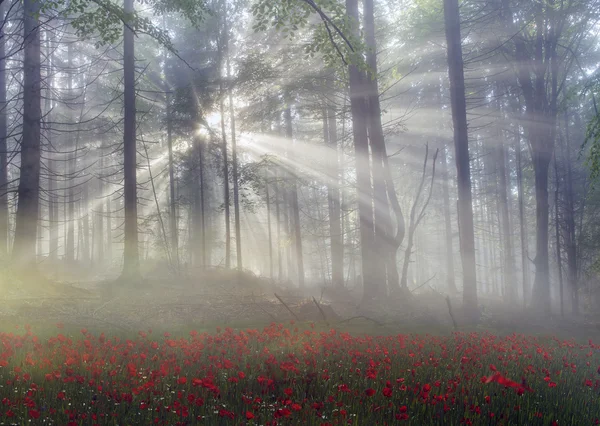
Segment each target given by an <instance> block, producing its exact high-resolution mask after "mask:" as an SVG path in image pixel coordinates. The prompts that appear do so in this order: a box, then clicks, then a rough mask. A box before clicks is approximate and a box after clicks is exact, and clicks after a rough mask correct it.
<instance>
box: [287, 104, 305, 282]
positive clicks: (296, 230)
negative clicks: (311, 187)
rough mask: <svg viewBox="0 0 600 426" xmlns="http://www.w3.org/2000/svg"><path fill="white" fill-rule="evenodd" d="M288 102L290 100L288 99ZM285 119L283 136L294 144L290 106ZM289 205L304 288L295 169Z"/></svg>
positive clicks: (300, 280) (297, 261) (300, 279)
mask: <svg viewBox="0 0 600 426" xmlns="http://www.w3.org/2000/svg"><path fill="white" fill-rule="evenodd" d="M288 102H290V100H288ZM283 115H284V119H285V137H286V138H287V139H288V143H289V144H290V145H293V144H294V135H293V127H292V110H291V106H290V105H289V103H288V105H287V106H286V108H285V110H284V111H283ZM290 177H291V182H290V207H291V209H292V219H293V227H294V245H295V251H296V272H297V273H298V287H299V288H300V289H303V288H304V257H303V255H302V231H301V227H300V207H299V205H298V182H297V179H298V174H297V173H296V171H293V172H292V173H290Z"/></svg>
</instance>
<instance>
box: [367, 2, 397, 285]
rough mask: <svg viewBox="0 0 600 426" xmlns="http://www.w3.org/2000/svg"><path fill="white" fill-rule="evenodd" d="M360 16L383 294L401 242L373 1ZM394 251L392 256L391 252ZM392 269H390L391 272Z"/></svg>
mask: <svg viewBox="0 0 600 426" xmlns="http://www.w3.org/2000/svg"><path fill="white" fill-rule="evenodd" d="M363 16H364V31H365V41H366V45H367V48H368V50H367V54H366V58H367V64H368V65H369V68H370V70H369V73H367V76H366V77H367V78H366V80H365V87H366V89H367V102H366V112H367V124H368V136H369V143H370V146H371V160H372V169H371V171H372V179H373V196H374V197H373V201H374V215H373V219H374V225H375V244H374V259H373V260H374V261H375V262H376V264H375V265H373V266H374V267H375V272H376V273H378V276H377V277H374V278H375V279H376V280H378V281H379V284H378V285H379V287H380V289H379V291H381V294H382V295H385V293H386V291H387V288H388V285H387V281H388V280H387V278H388V276H389V277H395V276H396V275H397V272H398V271H397V266H396V256H395V254H396V251H397V249H398V246H399V245H400V242H398V244H396V241H394V238H393V237H392V232H393V230H392V223H391V215H390V203H389V200H388V191H389V192H390V193H391V192H394V193H395V188H394V182H393V181H392V180H391V177H390V179H389V180H388V181H387V182H386V174H385V165H386V164H387V152H386V146H385V138H384V135H383V126H382V124H381V115H382V114H381V106H380V103H379V87H378V81H377V44H376V40H375V5H374V1H373V0H363ZM392 253H393V254H394V255H393V256H392V255H391V254H392ZM392 269H393V271H392ZM392 286H393V287H392V289H393V290H398V287H397V283H396V282H394V283H393V284H392Z"/></svg>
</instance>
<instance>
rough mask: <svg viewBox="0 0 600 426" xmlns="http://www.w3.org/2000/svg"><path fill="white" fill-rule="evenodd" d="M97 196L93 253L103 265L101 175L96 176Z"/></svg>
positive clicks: (102, 183) (102, 165) (102, 188)
mask: <svg viewBox="0 0 600 426" xmlns="http://www.w3.org/2000/svg"><path fill="white" fill-rule="evenodd" d="M100 170H101V173H102V171H103V170H104V154H103V153H101V154H100ZM97 190H98V195H97V197H98V198H99V199H100V202H97V203H94V204H97V207H96V209H97V210H96V214H95V217H94V225H95V227H94V229H95V233H94V243H95V247H94V252H95V253H94V254H95V256H94V257H95V259H96V263H97V265H100V266H103V264H104V200H103V199H102V197H104V182H103V181H102V178H101V177H98V178H97Z"/></svg>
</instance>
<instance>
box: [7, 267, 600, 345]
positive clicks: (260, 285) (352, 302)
mask: <svg viewBox="0 0 600 426" xmlns="http://www.w3.org/2000/svg"><path fill="white" fill-rule="evenodd" d="M4 282H6V280H5V281H4ZM0 284H1V283H0ZM5 287H6V288H3V289H2V303H0V321H1V322H2V323H4V324H11V325H17V324H19V323H21V324H22V323H23V319H24V318H27V322H28V323H31V324H33V323H40V324H57V323H60V324H65V325H66V326H68V325H73V326H74V327H75V328H80V327H87V328H94V329H103V330H107V331H111V332H119V333H128V334H129V333H136V332H137V331H139V330H143V329H147V328H152V329H155V330H170V331H172V330H191V329H196V330H213V329H214V327H216V326H218V325H220V326H231V327H233V328H236V329H238V328H241V329H243V328H246V327H262V326H265V325H267V324H270V323H272V322H275V323H287V322H288V321H290V320H294V321H297V322H304V323H309V322H312V323H317V324H322V325H323V326H324V327H335V328H338V329H341V330H348V331H353V332H367V333H371V334H372V333H379V334H390V333H392V334H393V333H398V332H403V333H430V334H448V333H450V332H452V331H453V330H454V329H455V328H454V321H456V323H457V324H456V326H457V329H458V330H460V331H482V330H487V331H490V332H493V333H498V334H502V335H506V334H511V333H524V334H529V335H558V336H560V337H562V338H576V339H578V340H585V339H589V338H596V337H599V336H600V322H599V321H598V320H597V319H596V320H594V319H593V318H592V317H585V316H580V317H578V318H571V317H566V318H563V317H561V316H560V315H552V316H544V317H539V316H536V315H533V314H531V313H530V312H527V311H524V310H523V309H522V308H520V307H516V308H515V307H509V306H507V305H506V304H504V303H502V301H499V300H496V299H492V298H489V299H486V298H485V296H483V297H481V299H480V306H481V310H482V314H481V317H480V320H479V322H478V324H476V325H473V324H467V323H465V321H463V320H462V309H461V300H460V297H451V298H450V302H451V306H452V311H453V312H452V315H451V314H450V312H449V309H448V305H447V302H446V299H445V296H444V295H442V294H440V293H438V292H437V291H435V290H433V288H431V289H430V291H423V292H422V293H420V294H417V295H414V296H412V297H410V300H394V299H391V298H390V299H388V300H386V301H383V302H382V303H381V305H378V306H377V307H376V309H371V310H365V309H363V308H361V307H360V306H359V305H360V291H359V290H353V289H347V290H344V291H340V290H337V291H335V290H332V289H329V288H313V289H309V290H307V291H303V292H300V291H298V290H297V289H290V288H289V287H283V286H280V285H277V284H276V283H273V282H271V281H270V280H265V279H262V278H260V277H256V276H253V275H251V274H247V273H244V274H241V275H240V274H239V273H238V272H235V271H225V270H222V269H214V270H210V271H207V272H204V273H203V274H194V278H190V277H187V278H186V277H177V279H173V277H169V276H160V275H159V274H155V276H154V277H153V278H152V279H149V278H148V279H144V280H143V281H140V282H138V283H133V284H132V283H125V284H124V283H122V282H117V281H114V280H111V281H87V282H84V281H79V282H70V283H65V282H62V283H60V282H52V281H50V280H46V281H45V282H36V284H35V286H32V285H31V284H27V285H24V286H5ZM453 317H454V318H453ZM453 320H454V321H453Z"/></svg>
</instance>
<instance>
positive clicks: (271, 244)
mask: <svg viewBox="0 0 600 426" xmlns="http://www.w3.org/2000/svg"><path fill="white" fill-rule="evenodd" d="M269 178H270V168H269V167H268V166H267V169H266V171H265V197H266V200H267V233H268V237H269V278H271V279H273V270H274V268H275V267H274V262H273V232H272V230H271V194H270V191H269V187H270V185H269Z"/></svg>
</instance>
